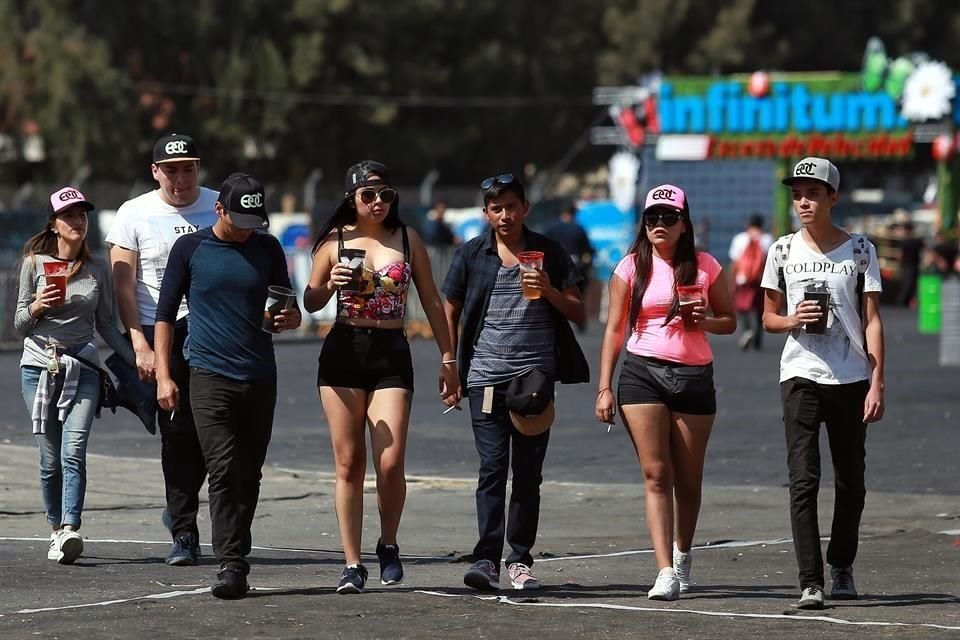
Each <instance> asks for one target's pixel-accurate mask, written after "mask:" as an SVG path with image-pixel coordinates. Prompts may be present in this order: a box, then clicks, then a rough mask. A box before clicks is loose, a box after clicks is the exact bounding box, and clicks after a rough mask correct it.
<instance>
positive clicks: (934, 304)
mask: <svg viewBox="0 0 960 640" xmlns="http://www.w3.org/2000/svg"><path fill="white" fill-rule="evenodd" d="M942 282H943V278H942V277H941V276H940V274H938V273H922V274H920V278H919V279H918V280H917V311H918V312H919V314H918V317H917V330H918V331H920V333H940V284H941V283H942Z"/></svg>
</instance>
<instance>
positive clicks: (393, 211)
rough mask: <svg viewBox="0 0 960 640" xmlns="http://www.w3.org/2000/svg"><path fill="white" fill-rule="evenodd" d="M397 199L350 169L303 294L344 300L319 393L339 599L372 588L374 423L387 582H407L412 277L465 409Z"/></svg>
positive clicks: (377, 169) (432, 292)
mask: <svg viewBox="0 0 960 640" xmlns="http://www.w3.org/2000/svg"><path fill="white" fill-rule="evenodd" d="M399 199H400V197H399V194H398V193H397V190H396V189H394V188H393V187H391V186H390V178H389V171H388V169H387V167H385V166H384V165H382V164H380V163H379V162H373V161H370V160H365V161H363V162H360V163H358V164H356V165H354V166H352V167H350V169H349V170H348V171H347V176H346V189H345V194H344V198H343V201H342V202H341V203H340V204H339V205H338V206H337V208H336V210H335V211H334V212H333V215H332V216H331V217H330V219H329V220H328V221H327V222H326V224H325V225H324V226H323V228H322V229H321V230H320V233H319V234H318V235H317V241H316V244H314V247H313V271H312V273H311V275H310V283H309V284H308V285H307V287H306V290H305V291H304V295H303V302H304V307H305V308H306V309H307V311H310V312H313V311H317V310H319V309H322V308H323V307H324V306H326V304H327V303H328V302H329V301H330V300H331V298H333V297H334V295H335V294H336V297H337V320H336V322H335V323H334V325H333V328H332V329H331V331H330V333H329V334H328V335H327V338H326V340H324V343H323V348H322V349H321V351H320V364H319V368H318V373H317V387H318V389H319V391H320V401H321V403H322V405H323V411H324V414H325V415H326V418H327V423H328V424H329V426H330V437H331V439H332V441H333V455H334V460H335V462H336V469H337V482H336V507H337V520H338V521H339V523H340V538H341V541H342V544H343V551H344V556H345V560H346V567H345V568H344V569H343V572H342V573H341V575H340V583H339V585H338V586H337V591H338V592H339V593H360V592H362V591H363V590H364V587H365V585H366V581H367V569H366V568H365V567H364V566H363V565H362V564H361V563H360V548H361V540H360V534H361V531H362V525H363V481H364V474H365V471H366V460H367V454H366V447H367V440H366V435H365V433H364V428H365V427H366V426H367V425H370V447H371V448H372V450H373V464H374V468H375V469H376V473H377V504H378V505H379V507H380V540H379V541H378V542H377V547H376V552H377V558H378V559H379V561H380V582H381V583H382V584H385V585H389V584H397V583H399V582H400V581H401V580H402V579H403V566H402V564H401V563H400V554H399V548H398V546H397V529H398V528H399V526H400V516H401V514H402V512H403V504H404V500H405V498H406V479H405V476H404V453H405V450H406V442H407V428H408V425H409V422H410V404H411V396H412V394H413V364H412V361H411V358H410V347H409V345H408V344H407V337H406V334H405V333H404V330H403V319H404V315H405V312H406V303H407V291H408V289H409V287H410V281H411V279H412V280H413V282H414V284H416V286H417V292H418V293H419V295H420V301H421V303H422V304H423V309H424V311H425V312H426V314H427V319H428V320H429V322H430V328H431V329H432V330H433V335H434V337H435V338H436V341H437V347H438V348H439V350H440V354H441V358H440V361H441V364H440V396H441V399H442V400H443V402H444V404H446V405H447V406H451V407H452V406H454V405H456V404H457V403H459V401H460V377H459V374H458V372H457V366H456V360H455V358H454V355H453V349H452V346H451V344H450V332H449V331H448V329H447V322H446V318H445V316H444V314H443V305H442V303H441V301H440V296H439V295H438V294H437V287H436V285H435V284H434V281H433V273H432V270H431V268H430V259H429V257H428V256H427V251H426V248H425V246H424V244H423V241H422V240H421V239H420V236H419V235H418V234H417V233H416V232H415V231H413V230H410V229H407V227H406V226H405V225H404V224H403V223H402V222H401V221H400V217H399V213H398V211H399ZM358 249H360V250H363V251H364V252H365V255H362V257H360V256H357V255H356V254H354V260H358V261H359V260H362V263H363V265H362V266H363V277H362V279H361V280H360V282H354V281H352V279H351V274H352V270H351V269H350V268H349V267H348V266H347V265H346V264H342V263H341V256H343V260H344V261H348V255H345V254H349V253H350V252H351V251H354V252H355V251H356V250H358ZM348 285H349V286H348ZM358 285H359V286H358ZM355 289H356V290H355Z"/></svg>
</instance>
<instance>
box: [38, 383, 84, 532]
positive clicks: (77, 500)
mask: <svg viewBox="0 0 960 640" xmlns="http://www.w3.org/2000/svg"><path fill="white" fill-rule="evenodd" d="M40 371H41V369H40V367H21V368H20V380H21V389H22V392H23V401H24V402H25V403H26V405H27V415H30V414H31V413H32V412H33V400H34V397H35V396H36V394H37V385H38V383H39V382H40ZM62 386H63V376H57V385H56V389H55V390H54V392H53V398H52V400H51V402H50V407H49V410H50V412H49V417H48V419H47V427H46V433H44V434H42V435H39V434H38V435H37V436H35V437H36V439H37V446H38V447H39V448H40V492H41V493H42V494H43V504H44V508H45V509H46V511H47V522H48V523H49V524H50V525H51V526H53V527H61V526H63V525H70V526H72V527H73V528H74V529H79V528H80V524H81V518H80V516H81V512H82V511H83V497H84V495H85V494H86V490H87V441H88V440H89V439H90V430H91V428H92V427H93V417H94V414H95V413H96V410H97V400H98V398H99V396H100V374H99V373H98V372H96V371H93V370H92V369H88V368H87V367H80V379H79V381H78V383H77V393H76V396H75V397H74V399H73V404H72V405H71V406H70V409H69V410H68V411H67V417H66V419H64V421H63V423H61V422H60V420H59V419H58V418H57V406H56V400H57V398H59V397H60V389H61V387H62Z"/></svg>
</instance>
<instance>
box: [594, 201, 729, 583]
mask: <svg viewBox="0 0 960 640" xmlns="http://www.w3.org/2000/svg"><path fill="white" fill-rule="evenodd" d="M643 226H644V228H643V229H642V230H641V231H640V233H639V234H638V235H637V238H636V240H635V241H634V243H633V246H632V247H631V248H630V252H629V254H628V255H627V256H626V257H625V258H623V260H621V261H620V264H618V265H617V268H616V270H615V271H614V275H613V276H611V278H610V302H609V309H608V312H607V329H606V333H605V334H604V338H603V346H602V347H601V350H600V388H599V392H598V394H597V419H598V420H600V421H601V422H606V423H612V422H613V421H614V416H615V415H616V405H617V404H619V405H620V411H621V413H622V414H623V421H624V424H625V425H626V427H627V433H629V435H630V439H631V440H632V441H633V446H634V448H635V449H636V451H637V457H638V458H639V460H640V465H641V466H642V467H643V477H644V487H645V489H646V491H645V493H646V510H647V526H648V527H649V529H650V537H651V538H652V540H653V548H654V553H655V556H656V560H657V566H658V567H659V568H660V572H659V574H658V575H657V579H656V582H655V584H654V585H653V588H652V589H650V591H649V592H648V594H647V597H648V598H649V599H651V600H676V599H677V598H678V597H679V595H680V593H685V592H686V591H688V590H689V589H690V565H691V554H690V548H691V545H692V544H693V534H694V531H695V530H696V527H697V517H698V515H699V513H700V485H701V483H702V480H703V460H704V455H705V454H706V450H707V441H708V439H709V438H710V429H711V428H712V427H713V419H714V417H715V416H716V413H717V402H716V393H715V392H714V388H713V353H712V352H711V350H710V344H709V343H708V342H707V337H706V333H716V334H729V333H733V332H734V331H735V330H736V328H737V321H736V317H735V316H734V312H733V304H732V302H731V299H730V293H729V291H728V289H727V284H726V280H725V279H724V278H721V277H719V276H720V272H721V267H720V265H719V264H718V263H717V261H716V260H715V259H714V258H713V256H711V255H710V254H708V253H704V252H702V251H701V252H698V251H697V250H696V249H695V248H694V242H693V226H692V224H691V222H690V205H689V203H688V202H687V198H686V195H685V194H684V193H683V190H682V189H680V188H679V187H675V186H673V185H669V184H664V185H661V186H659V187H654V188H653V189H651V190H650V192H649V193H647V198H646V204H645V206H644V209H643ZM696 287H699V291H697V290H696ZM704 293H705V294H706V295H705V296H704ZM681 294H682V295H681ZM681 298H683V300H684V301H686V300H690V302H689V303H688V304H681ZM708 309H709V310H710V311H711V312H712V313H711V314H710V315H708V314H707V310H708ZM628 320H629V326H630V327H631V331H630V339H629V341H628V342H627V355H626V358H625V359H624V362H623V367H622V368H621V371H620V381H619V385H618V388H617V396H618V398H617V399H616V400H615V399H614V397H613V391H612V388H611V383H612V379H613V370H614V369H615V368H616V366H617V357H618V356H619V355H620V350H621V348H622V347H623V338H624V334H625V333H626V328H627V325H628ZM674 497H676V505H677V506H676V513H674V506H673V503H674ZM674 522H676V525H674ZM674 526H676V532H677V536H676V543H675V544H674V542H673V540H674ZM671 551H672V553H671Z"/></svg>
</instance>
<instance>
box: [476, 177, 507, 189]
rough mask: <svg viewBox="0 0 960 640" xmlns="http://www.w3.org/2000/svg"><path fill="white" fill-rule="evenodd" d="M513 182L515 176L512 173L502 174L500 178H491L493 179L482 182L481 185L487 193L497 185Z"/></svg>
mask: <svg viewBox="0 0 960 640" xmlns="http://www.w3.org/2000/svg"><path fill="white" fill-rule="evenodd" d="M511 182H513V174H512V173H501V174H500V175H498V176H493V177H491V178H487V179H486V180H484V181H483V182H481V183H480V188H481V189H482V190H484V191H486V190H487V189H491V188H493V185H495V184H510V183H511Z"/></svg>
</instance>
